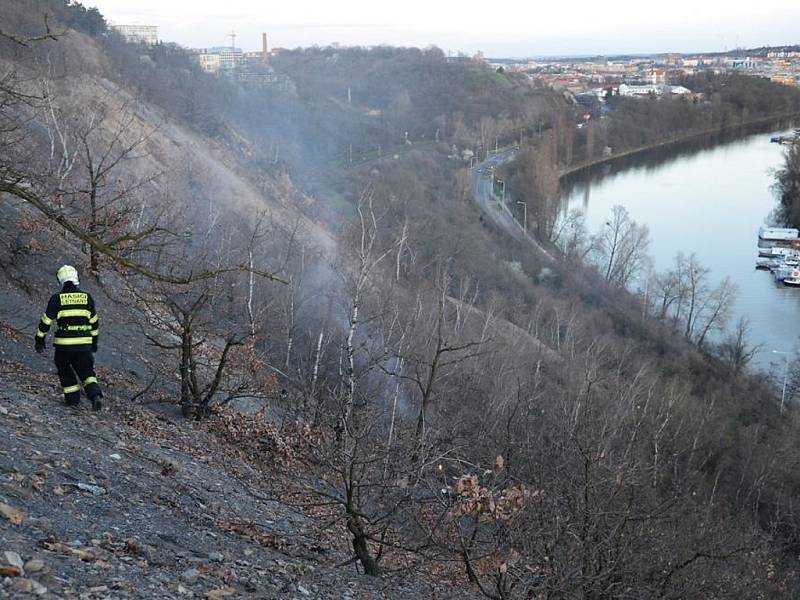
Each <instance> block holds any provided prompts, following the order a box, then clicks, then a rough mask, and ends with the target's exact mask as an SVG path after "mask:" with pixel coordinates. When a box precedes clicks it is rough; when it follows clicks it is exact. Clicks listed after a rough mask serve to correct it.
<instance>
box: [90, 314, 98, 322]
mask: <svg viewBox="0 0 800 600" xmlns="http://www.w3.org/2000/svg"><path fill="white" fill-rule="evenodd" d="M89 323H97V315H95V316H93V317H92V318H91V319H89Z"/></svg>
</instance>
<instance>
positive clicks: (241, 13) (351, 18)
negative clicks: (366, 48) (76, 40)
mask: <svg viewBox="0 0 800 600" xmlns="http://www.w3.org/2000/svg"><path fill="white" fill-rule="evenodd" d="M83 3H84V5H86V6H97V8H99V9H100V11H101V12H102V13H103V14H104V15H105V16H106V18H107V19H109V20H112V21H115V22H118V23H142V24H148V25H158V27H159V36H160V37H161V39H163V40H165V41H170V42H178V43H179V44H182V45H185V46H196V47H203V46H221V45H229V44H230V37H226V35H227V34H229V33H230V32H231V31H235V32H236V34H237V40H236V45H237V46H239V47H242V48H244V49H245V50H255V49H258V48H259V47H260V44H261V32H262V31H266V32H267V34H268V36H269V45H270V47H273V46H282V47H286V48H294V47H296V46H310V45H313V44H318V45H328V44H330V43H333V42H338V43H340V44H342V45H375V44H392V45H404V46H420V47H424V46H428V45H431V44H433V45H436V46H439V47H440V48H442V49H443V50H445V51H450V52H453V53H455V52H458V51H462V52H467V53H473V52H475V51H477V50H482V51H483V52H484V53H485V54H486V55H487V56H490V57H501V56H532V55H548V54H549V55H552V54H613V53H647V52H669V51H673V52H691V51H720V50H725V49H728V50H730V49H732V48H735V47H739V46H743V47H753V46H761V45H777V44H792V43H800V0H750V1H747V2H742V1H741V0H728V1H720V0H665V1H661V2H653V1H648V0H606V1H605V2H603V1H601V0H592V1H588V0H571V1H568V2H567V1H564V0H492V1H483V2H475V1H474V0H469V1H460V2H456V1H452V0H401V1H395V2H386V1H382V0H339V1H337V2H332V1H330V0H328V1H325V0H278V1H271V2H267V1H265V0H227V1H225V2H222V1H220V0H83Z"/></svg>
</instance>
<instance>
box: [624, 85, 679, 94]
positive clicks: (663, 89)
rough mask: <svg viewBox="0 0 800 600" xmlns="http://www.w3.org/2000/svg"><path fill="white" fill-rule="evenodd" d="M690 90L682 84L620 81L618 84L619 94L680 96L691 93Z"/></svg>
mask: <svg viewBox="0 0 800 600" xmlns="http://www.w3.org/2000/svg"><path fill="white" fill-rule="evenodd" d="M691 93H692V90H690V89H689V88H685V87H683V86H682V85H652V84H651V85H628V84H627V83H622V84H620V86H619V95H620V96H649V95H650V94H653V95H655V96H661V95H663V94H677V95H679V96H682V95H684V94H691Z"/></svg>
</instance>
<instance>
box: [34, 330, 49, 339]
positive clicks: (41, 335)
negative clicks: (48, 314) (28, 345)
mask: <svg viewBox="0 0 800 600" xmlns="http://www.w3.org/2000/svg"><path fill="white" fill-rule="evenodd" d="M46 335H47V334H46V333H45V332H43V331H37V332H36V337H38V338H43V337H44V336H46Z"/></svg>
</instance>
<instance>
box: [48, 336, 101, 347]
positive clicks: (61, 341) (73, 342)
mask: <svg viewBox="0 0 800 600" xmlns="http://www.w3.org/2000/svg"><path fill="white" fill-rule="evenodd" d="M91 343H92V338H90V337H74V338H64V337H57V338H53V344H54V345H56V346H80V345H81V344H86V345H87V346H88V345H89V344H91Z"/></svg>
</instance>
